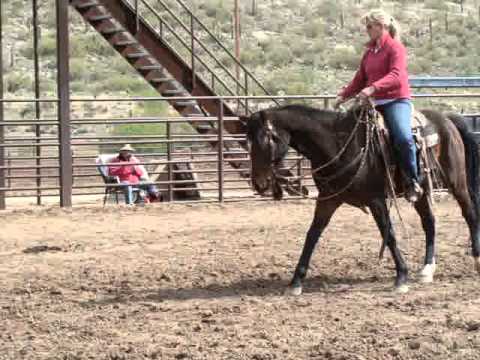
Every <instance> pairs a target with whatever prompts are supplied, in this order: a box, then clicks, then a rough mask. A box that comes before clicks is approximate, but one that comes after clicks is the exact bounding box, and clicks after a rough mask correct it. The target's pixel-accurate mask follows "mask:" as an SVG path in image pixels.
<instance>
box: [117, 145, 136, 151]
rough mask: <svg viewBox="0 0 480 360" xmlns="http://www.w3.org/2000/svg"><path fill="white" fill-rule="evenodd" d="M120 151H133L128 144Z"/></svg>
mask: <svg viewBox="0 0 480 360" xmlns="http://www.w3.org/2000/svg"><path fill="white" fill-rule="evenodd" d="M120 151H131V152H134V151H135V149H134V148H133V147H132V146H131V145H130V144H125V145H123V147H122V148H121V149H120Z"/></svg>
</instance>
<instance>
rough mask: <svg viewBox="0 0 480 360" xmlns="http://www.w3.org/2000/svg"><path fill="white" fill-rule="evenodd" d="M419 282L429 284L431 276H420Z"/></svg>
mask: <svg viewBox="0 0 480 360" xmlns="http://www.w3.org/2000/svg"><path fill="white" fill-rule="evenodd" d="M419 280H420V282H421V283H422V284H430V283H432V282H433V274H432V275H423V274H420V277H419Z"/></svg>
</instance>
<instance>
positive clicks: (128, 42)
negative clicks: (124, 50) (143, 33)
mask: <svg viewBox="0 0 480 360" xmlns="http://www.w3.org/2000/svg"><path fill="white" fill-rule="evenodd" d="M135 44H138V41H137V40H133V39H131V40H126V39H125V40H120V41H117V42H115V43H114V44H113V45H114V46H130V45H135Z"/></svg>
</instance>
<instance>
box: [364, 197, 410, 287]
mask: <svg viewBox="0 0 480 360" xmlns="http://www.w3.org/2000/svg"><path fill="white" fill-rule="evenodd" d="M369 207H370V211H371V212H372V215H373V217H374V219H375V222H376V223H377V226H378V229H379V230H380V233H381V234H382V239H383V241H384V242H385V244H386V245H387V246H388V248H389V249H390V252H391V253H392V257H393V261H394V262H395V269H396V270H397V277H396V279H395V288H396V290H397V291H398V292H402V293H403V292H407V291H408V286H407V279H408V269H407V265H406V264H405V261H403V258H402V255H401V254H400V250H399V249H398V247H397V240H396V239H395V234H394V232H393V227H392V222H391V220H390V214H389V213H388V209H387V204H386V202H385V199H383V198H378V199H375V200H373V201H372V202H371V203H370V205H369Z"/></svg>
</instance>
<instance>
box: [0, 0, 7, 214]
mask: <svg viewBox="0 0 480 360" xmlns="http://www.w3.org/2000/svg"><path fill="white" fill-rule="evenodd" d="M2 16H3V11H2V1H0V98H1V99H2V100H3V22H2ZM3 110H4V109H3V101H2V102H0V121H1V122H3V120H4V111H3ZM4 144H5V127H4V126H3V124H0V145H4ZM4 187H5V148H4V147H3V146H0V188H4ZM5 206H6V204H5V191H3V190H2V191H0V210H3V209H5Z"/></svg>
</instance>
